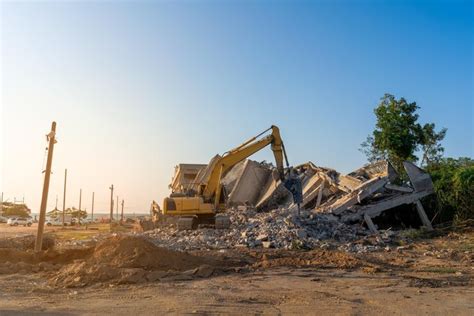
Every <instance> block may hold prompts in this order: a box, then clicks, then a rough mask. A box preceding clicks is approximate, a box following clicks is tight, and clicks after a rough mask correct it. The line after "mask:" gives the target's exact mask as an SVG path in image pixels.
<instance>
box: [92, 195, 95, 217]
mask: <svg viewBox="0 0 474 316" xmlns="http://www.w3.org/2000/svg"><path fill="white" fill-rule="evenodd" d="M94 194H95V192H92V221H94Z"/></svg>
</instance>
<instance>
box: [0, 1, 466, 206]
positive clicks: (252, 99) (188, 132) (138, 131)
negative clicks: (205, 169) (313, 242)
mask: <svg viewBox="0 0 474 316" xmlns="http://www.w3.org/2000/svg"><path fill="white" fill-rule="evenodd" d="M1 10H2V12H1V36H2V37H1V45H2V47H1V58H2V60H1V67H2V68H1V75H2V84H1V89H2V90H1V105H2V112H1V115H2V120H1V122H2V137H1V139H2V146H1V150H2V154H1V159H2V161H1V164H2V177H1V179H2V181H1V187H2V191H4V192H5V197H6V198H10V199H11V200H12V199H13V197H14V196H16V197H17V198H18V197H22V196H23V195H25V197H26V200H27V202H28V204H29V205H30V206H32V208H33V209H34V210H36V209H37V208H38V206H39V203H40V197H41V185H42V174H41V168H42V167H41V163H42V161H43V150H44V146H45V141H44V134H45V133H46V132H47V131H48V130H49V127H50V124H51V121H52V120H56V121H57V122H58V139H59V142H58V144H57V146H56V153H55V160H54V162H53V169H54V174H53V179H52V185H51V192H50V201H49V207H54V200H55V196H56V194H58V195H59V200H60V203H59V204H60V205H61V203H62V202H61V196H62V176H63V170H64V168H68V169H69V174H70V178H69V179H70V182H69V188H70V193H69V197H68V201H67V205H68V206H71V205H74V206H76V207H77V206H78V195H79V188H82V189H83V192H84V198H85V201H84V202H83V207H84V205H85V206H86V207H87V208H88V209H90V205H89V204H90V195H91V192H92V191H95V192H96V196H97V199H96V200H97V203H98V206H97V208H98V209H99V210H106V209H107V199H108V194H109V191H108V186H109V185H110V184H111V183H114V184H115V186H116V187H117V194H119V195H120V198H122V197H123V198H124V199H125V200H126V203H125V204H126V211H128V212H131V211H141V210H147V209H148V205H149V203H150V201H151V200H152V199H157V200H160V201H161V199H162V198H163V197H164V196H165V195H166V194H167V193H168V189H167V184H168V183H169V182H170V178H171V175H172V172H173V166H174V165H175V164H177V163H180V162H190V163H205V162H207V161H208V160H209V159H210V158H211V157H212V156H213V155H214V154H216V153H223V152H225V151H226V150H227V149H229V148H231V147H233V146H235V145H238V144H239V143H241V142H243V141H244V140H245V139H247V138H249V137H251V136H253V135H255V134H257V133H258V132H260V131H261V130H263V129H265V128H267V127H269V126H270V125H271V124H276V125H278V126H280V128H281V133H282V137H283V138H284V141H285V144H286V147H287V150H288V154H289V159H290V163H292V164H294V165H296V164H299V163H303V162H306V161H309V160H310V161H313V162H314V163H315V164H317V165H322V166H328V167H332V168H335V169H337V170H340V171H342V172H349V171H351V170H352V169H355V168H357V167H359V166H360V165H362V164H363V163H365V157H364V156H363V155H362V154H361V153H360V152H359V151H358V148H359V145H360V143H361V142H362V141H364V140H365V138H366V136H367V135H368V134H369V133H370V132H371V130H372V129H373V127H374V123H375V118H374V115H373V108H374V107H375V106H376V105H377V102H378V100H379V98H380V97H381V96H383V94H384V93H386V92H389V93H392V94H394V95H396V96H397V97H402V96H403V97H405V98H406V99H408V100H409V101H416V102H417V103H418V105H419V106H420V107H421V109H420V110H419V113H420V122H421V123H426V122H434V123H436V125H437V126H438V128H441V127H446V128H448V133H447V136H446V139H445V142H444V146H445V148H446V155H447V156H453V157H458V156H470V157H472V156H473V153H474V143H473V134H474V129H473V125H474V123H473V120H474V118H473V103H474V101H473V70H474V69H473V38H474V37H473V21H474V19H473V2H472V1H446V2H439V1H258V2H257V1H226V2H219V1H176V2H171V1H170V2H168V1H163V2H161V1H148V2H137V1H134V2H129V3H127V2H113V1H97V2H90V1H87V2H86V1H84V2H71V3H66V2H51V3H44V2H41V3H33V2H16V1H14V2H5V1H3V2H2V4H1ZM254 159H256V160H263V159H267V160H270V161H272V160H273V159H272V155H271V151H270V150H269V149H268V150H266V151H263V152H261V153H259V154H257V155H255V156H254Z"/></svg>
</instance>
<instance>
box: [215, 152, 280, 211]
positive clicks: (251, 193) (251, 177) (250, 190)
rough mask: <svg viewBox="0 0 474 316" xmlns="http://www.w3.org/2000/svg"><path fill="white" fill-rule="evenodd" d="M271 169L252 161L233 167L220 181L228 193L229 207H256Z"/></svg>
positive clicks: (245, 161)
mask: <svg viewBox="0 0 474 316" xmlns="http://www.w3.org/2000/svg"><path fill="white" fill-rule="evenodd" d="M271 172H272V171H271V169H270V168H268V167H267V166H265V165H263V164H260V163H258V162H256V161H253V160H244V161H242V162H240V163H239V164H237V165H235V166H234V167H233V168H232V169H231V170H230V171H229V172H228V173H227V174H226V176H225V177H224V178H223V179H222V183H223V185H224V187H225V189H226V192H227V193H228V199H227V203H228V204H229V205H243V204H247V205H256V204H257V202H258V198H259V196H260V193H261V191H262V190H263V189H264V187H265V184H266V183H267V180H268V178H269V177H270V175H271Z"/></svg>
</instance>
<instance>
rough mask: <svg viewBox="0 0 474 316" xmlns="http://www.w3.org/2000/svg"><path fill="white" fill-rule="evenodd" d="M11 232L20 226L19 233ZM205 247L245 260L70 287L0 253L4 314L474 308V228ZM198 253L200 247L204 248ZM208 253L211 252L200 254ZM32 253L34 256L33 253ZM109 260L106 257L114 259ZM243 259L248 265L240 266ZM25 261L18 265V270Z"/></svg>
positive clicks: (0, 309)
mask: <svg viewBox="0 0 474 316" xmlns="http://www.w3.org/2000/svg"><path fill="white" fill-rule="evenodd" d="M10 232H11V231H10ZM387 248H388V249H387V250H382V251H377V252H372V253H361V254H352V253H344V252H340V251H337V250H312V251H288V250H269V249H267V250H264V249H260V250H258V249H255V250H233V249H229V250H227V251H225V253H222V252H220V251H217V252H205V254H204V255H205V256H207V257H211V258H218V257H219V256H220V257H221V258H224V256H226V258H227V259H225V260H227V261H225V262H229V260H234V261H235V262H237V265H235V267H236V268H235V269H234V268H232V266H233V265H232V264H231V265H230V267H231V269H230V270H227V272H222V273H219V274H217V275H212V276H211V277H199V278H191V279H189V278H183V279H180V275H177V277H175V278H174V279H172V280H167V279H159V280H157V281H153V282H139V283H137V284H120V283H113V282H112V283H111V282H96V283H90V284H88V285H86V286H80V287H74V288H69V287H67V286H54V284H52V283H51V280H53V279H54V278H55V277H56V276H57V273H58V271H67V270H65V269H67V267H68V264H67V263H66V262H64V263H60V261H57V264H56V265H54V266H53V267H52V269H49V270H44V271H43V270H40V271H33V270H32V268H34V267H36V266H35V264H34V263H30V264H29V265H28V266H25V267H26V268H18V269H16V270H15V271H12V272H9V271H8V270H9V269H12V263H13V261H12V260H11V259H10V261H11V262H10V263H9V264H7V263H6V260H5V258H1V257H0V270H2V269H3V270H2V271H3V272H1V271H0V316H3V315H37V314H47V315H109V314H116V315H130V314H136V315H160V314H172V315H176V314H199V315H215V314H233V315H243V314H244V315H246V314H267V315H280V314H282V315H295V314H301V315H315V314H320V315H474V286H473V275H474V266H473V262H474V260H473V259H474V256H473V249H474V233H473V232H472V231H470V232H467V233H450V234H446V235H443V236H440V237H436V238H430V239H421V240H417V241H414V242H413V243H412V244H409V245H406V246H404V247H402V248H401V249H398V248H399V247H397V246H395V245H391V246H387ZM196 255H199V253H196ZM201 255H203V254H201ZM30 256H31V253H30ZM105 259H107V258H105ZM239 262H240V263H239ZM20 264H21V262H20V261H18V263H13V267H14V268H17V266H18V265H20Z"/></svg>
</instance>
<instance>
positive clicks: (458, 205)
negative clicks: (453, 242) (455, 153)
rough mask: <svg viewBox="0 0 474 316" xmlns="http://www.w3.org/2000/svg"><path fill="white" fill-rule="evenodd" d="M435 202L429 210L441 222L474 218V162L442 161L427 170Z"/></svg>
mask: <svg viewBox="0 0 474 316" xmlns="http://www.w3.org/2000/svg"><path fill="white" fill-rule="evenodd" d="M427 170H428V172H429V173H430V174H431V178H432V179H433V183H434V189H435V192H436V199H430V201H429V202H430V208H431V209H432V210H433V213H434V214H433V215H434V216H436V217H437V218H436V220H437V221H438V222H446V221H451V220H454V221H462V220H465V219H474V160H472V159H471V158H459V159H453V158H443V159H440V160H439V161H437V162H434V163H430V164H429V165H428V167H427Z"/></svg>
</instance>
